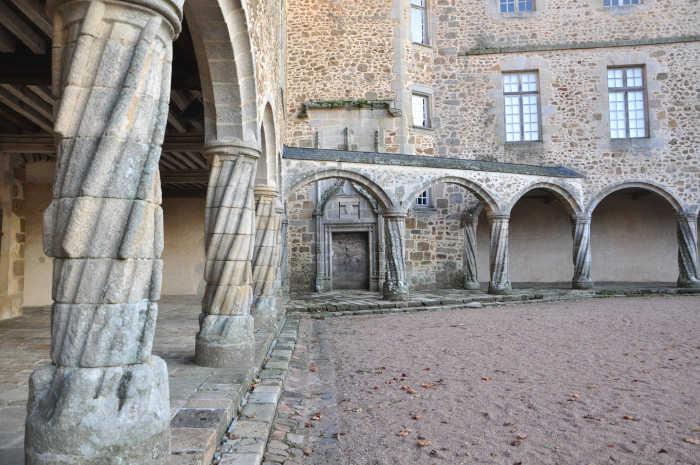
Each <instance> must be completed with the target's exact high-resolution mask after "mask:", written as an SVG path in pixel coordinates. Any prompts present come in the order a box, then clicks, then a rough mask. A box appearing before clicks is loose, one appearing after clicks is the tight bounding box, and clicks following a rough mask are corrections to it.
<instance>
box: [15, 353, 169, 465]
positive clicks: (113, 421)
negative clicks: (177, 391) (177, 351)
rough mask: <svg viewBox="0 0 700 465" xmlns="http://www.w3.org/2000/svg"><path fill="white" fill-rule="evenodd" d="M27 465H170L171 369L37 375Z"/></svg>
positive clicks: (154, 364) (32, 384)
mask: <svg viewBox="0 0 700 465" xmlns="http://www.w3.org/2000/svg"><path fill="white" fill-rule="evenodd" d="M25 460H26V463H27V465H125V464H128V465H167V464H168V463H169V461H170V399H169V390H168V369H167V367H166V365H165V362H164V361H163V360H162V359H160V358H158V357H155V356H152V357H151V358H150V359H149V361H147V362H146V363H141V364H136V365H126V366H116V367H106V368H78V367H57V366H55V365H49V366H45V367H42V368H39V369H37V370H36V371H34V373H32V376H31V378H30V380H29V400H28V404H27V423H26V432H25Z"/></svg>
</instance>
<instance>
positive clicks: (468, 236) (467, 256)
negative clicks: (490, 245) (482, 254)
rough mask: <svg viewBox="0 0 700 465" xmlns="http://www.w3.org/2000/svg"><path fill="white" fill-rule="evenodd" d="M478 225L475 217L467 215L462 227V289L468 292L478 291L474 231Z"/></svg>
mask: <svg viewBox="0 0 700 465" xmlns="http://www.w3.org/2000/svg"><path fill="white" fill-rule="evenodd" d="M478 225H479V218H478V217H477V216H475V215H471V214H470V215H468V216H467V218H466V223H465V225H464V256H463V259H462V262H463V265H464V266H463V268H464V288H465V289H468V290H479V289H480V285H479V276H478V274H477V265H476V256H477V255H476V250H477V249H476V229H477V226H478Z"/></svg>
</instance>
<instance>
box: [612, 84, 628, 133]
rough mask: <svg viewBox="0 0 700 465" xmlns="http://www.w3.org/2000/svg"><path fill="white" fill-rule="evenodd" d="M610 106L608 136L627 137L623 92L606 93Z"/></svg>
mask: <svg viewBox="0 0 700 465" xmlns="http://www.w3.org/2000/svg"><path fill="white" fill-rule="evenodd" d="M608 106H609V108H610V137H612V138H613V139H623V138H625V137H627V135H626V129H627V122H626V121H625V93H624V92H610V93H609V94H608Z"/></svg>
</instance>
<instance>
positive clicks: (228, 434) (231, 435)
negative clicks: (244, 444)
mask: <svg viewBox="0 0 700 465" xmlns="http://www.w3.org/2000/svg"><path fill="white" fill-rule="evenodd" d="M226 437H227V438H229V439H231V440H234V441H235V440H236V439H239V438H240V436H238V435H236V434H233V433H227V434H226Z"/></svg>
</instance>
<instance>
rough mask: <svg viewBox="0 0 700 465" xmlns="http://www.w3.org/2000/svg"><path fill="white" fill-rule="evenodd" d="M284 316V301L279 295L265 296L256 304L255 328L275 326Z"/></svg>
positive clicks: (254, 314)
mask: <svg viewBox="0 0 700 465" xmlns="http://www.w3.org/2000/svg"><path fill="white" fill-rule="evenodd" d="M281 318H282V302H281V300H280V298H279V297H275V296H264V297H260V298H259V299H258V302H257V303H256V304H255V312H254V313H253V319H254V321H255V329H258V328H275V327H276V326H277V324H279V322H280V320H281Z"/></svg>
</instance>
